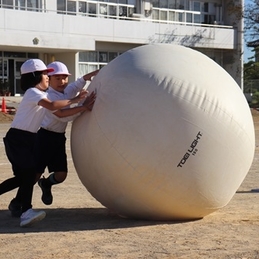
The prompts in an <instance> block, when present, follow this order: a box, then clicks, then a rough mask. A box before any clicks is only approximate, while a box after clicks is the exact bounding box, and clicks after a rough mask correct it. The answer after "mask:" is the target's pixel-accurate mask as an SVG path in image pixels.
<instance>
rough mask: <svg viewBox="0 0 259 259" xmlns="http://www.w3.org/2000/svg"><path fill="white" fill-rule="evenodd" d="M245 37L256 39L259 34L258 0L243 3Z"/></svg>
mask: <svg viewBox="0 0 259 259" xmlns="http://www.w3.org/2000/svg"><path fill="white" fill-rule="evenodd" d="M244 18H245V38H246V39H250V40H253V39H258V38H259V36H258V34H259V1H258V0H250V1H248V2H247V4H246V5H245V10H244Z"/></svg>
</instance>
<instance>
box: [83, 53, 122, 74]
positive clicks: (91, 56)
mask: <svg viewBox="0 0 259 259" xmlns="http://www.w3.org/2000/svg"><path fill="white" fill-rule="evenodd" d="M118 55H120V53H119V52H108V51H85V52H79V73H80V75H85V74H87V73H90V72H92V71H94V70H97V69H100V68H102V67H104V66H105V65H107V63H108V62H110V61H112V60H113V59H114V58H116V57H117V56H118Z"/></svg>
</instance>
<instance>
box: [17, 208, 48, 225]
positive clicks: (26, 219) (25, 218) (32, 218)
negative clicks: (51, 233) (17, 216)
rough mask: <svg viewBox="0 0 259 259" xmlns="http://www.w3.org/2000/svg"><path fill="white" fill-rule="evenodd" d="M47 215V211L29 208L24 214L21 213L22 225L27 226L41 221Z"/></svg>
mask: <svg viewBox="0 0 259 259" xmlns="http://www.w3.org/2000/svg"><path fill="white" fill-rule="evenodd" d="M45 216H46V212H45V211H43V210H41V211H35V210H33V209H28V210H26V211H25V212H24V213H23V214H22V215H21V223H20V226H21V227H26V226H29V225H31V224H32V223H34V222H37V221H40V220H42V219H44V218H45Z"/></svg>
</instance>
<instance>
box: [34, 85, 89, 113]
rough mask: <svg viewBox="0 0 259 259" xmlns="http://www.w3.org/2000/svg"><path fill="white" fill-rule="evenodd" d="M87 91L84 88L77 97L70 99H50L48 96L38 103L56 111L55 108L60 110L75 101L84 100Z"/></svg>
mask: <svg viewBox="0 0 259 259" xmlns="http://www.w3.org/2000/svg"><path fill="white" fill-rule="evenodd" d="M87 93H88V92H87V91H85V90H82V91H81V92H80V93H79V94H78V95H77V96H76V97H74V98H72V99H70V100H58V101H53V102H52V101H50V100H49V99H47V98H44V99H41V100H40V101H39V103H38V105H40V106H42V107H44V108H46V109H48V110H51V111H55V110H59V109H62V108H64V107H66V106H68V105H71V104H73V103H78V102H80V101H81V100H83V99H84V98H85V97H86V95H87Z"/></svg>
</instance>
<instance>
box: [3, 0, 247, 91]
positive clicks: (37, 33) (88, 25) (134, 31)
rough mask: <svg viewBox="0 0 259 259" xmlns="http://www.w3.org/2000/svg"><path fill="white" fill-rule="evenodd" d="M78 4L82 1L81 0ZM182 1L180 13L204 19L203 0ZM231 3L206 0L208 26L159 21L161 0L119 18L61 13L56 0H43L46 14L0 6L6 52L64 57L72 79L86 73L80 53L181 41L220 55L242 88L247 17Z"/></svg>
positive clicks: (138, 5)
mask: <svg viewBox="0 0 259 259" xmlns="http://www.w3.org/2000/svg"><path fill="white" fill-rule="evenodd" d="M73 2H76V3H77V4H78V2H77V1H73ZM176 2H177V3H179V6H180V4H182V5H184V8H185V10H176V14H177V15H178V14H179V13H178V11H180V12H182V14H184V15H186V17H192V18H193V21H195V17H197V15H198V17H199V15H200V13H199V12H195V11H194V10H193V9H194V3H197V2H199V1H187V0H184V1H176ZM225 2H226V1H221V0H220V1H218V0H215V1H211V0H209V1H206V2H205V3H204V2H200V3H201V10H203V9H204V4H205V5H206V7H208V10H206V12H207V14H208V15H207V14H206V17H207V18H206V19H208V17H212V18H210V21H208V22H209V23H208V24H205V23H200V24H197V23H194V22H193V21H192V22H186V21H185V22H179V21H178V22H176V21H174V22H172V21H164V20H154V19H153V18H152V17H157V16H155V14H156V15H158V14H159V15H160V12H164V11H165V10H166V9H165V8H164V9H159V8H157V7H156V5H157V0H156V2H154V1H153V2H146V1H138V0H136V1H135V0H132V1H131V2H130V4H131V5H132V6H135V9H134V10H135V11H134V12H135V13H133V14H132V15H131V16H130V17H124V16H123V17H112V18H113V19H112V18H111V17H108V16H105V15H100V14H97V15H95V16H92V15H89V14H85V13H73V15H68V14H66V12H64V14H60V13H58V12H57V1H56V0H48V1H43V3H45V4H46V6H45V11H44V12H42V11H37V12H36V11H28V10H27V11H25V10H15V9H7V8H0V35H1V36H0V51H19V52H30V53H38V55H39V58H41V59H43V61H44V62H45V63H49V62H51V61H53V60H60V61H62V62H64V63H66V64H67V66H68V68H69V70H70V72H71V73H72V74H73V76H71V77H70V80H74V79H75V78H77V77H78V76H80V75H81V74H80V71H79V68H78V67H79V65H78V61H79V60H78V53H80V52H85V51H97V52H98V51H114V52H118V53H122V52H124V51H127V50H128V49H131V48H133V47H137V46H140V45H143V44H152V43H169V44H181V45H185V46H188V47H191V48H194V49H197V50H199V51H201V52H203V53H205V54H207V55H208V56H209V57H211V58H212V59H214V60H215V61H216V62H217V63H219V64H220V65H221V66H223V68H224V69H226V70H227V71H228V72H229V73H230V74H231V75H232V76H233V78H235V80H236V81H237V83H238V84H239V85H240V86H241V88H242V78H241V76H240V71H242V53H243V52H242V49H243V33H242V28H243V27H242V24H243V21H242V19H236V16H235V15H236V14H235V13H232V12H230V11H229V9H228V6H227V3H225ZM97 3H98V4H103V3H104V2H97ZM233 4H234V5H237V6H239V5H240V4H241V5H242V6H243V0H237V1H233ZM0 7H1V6H0ZM43 7H44V6H43ZM202 8H203V9H202ZM234 9H235V8H234ZM161 10H162V11H161ZM147 11H148V12H147ZM169 11H170V10H169ZM169 11H168V15H169ZM171 13H172V12H171ZM173 13H174V11H173ZM187 15H189V16H187ZM195 15H196V16H195ZM159 17H160V16H159ZM177 17H178V16H177ZM179 17H180V16H179ZM203 17H204V16H203ZM213 19H215V21H213Z"/></svg>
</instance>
